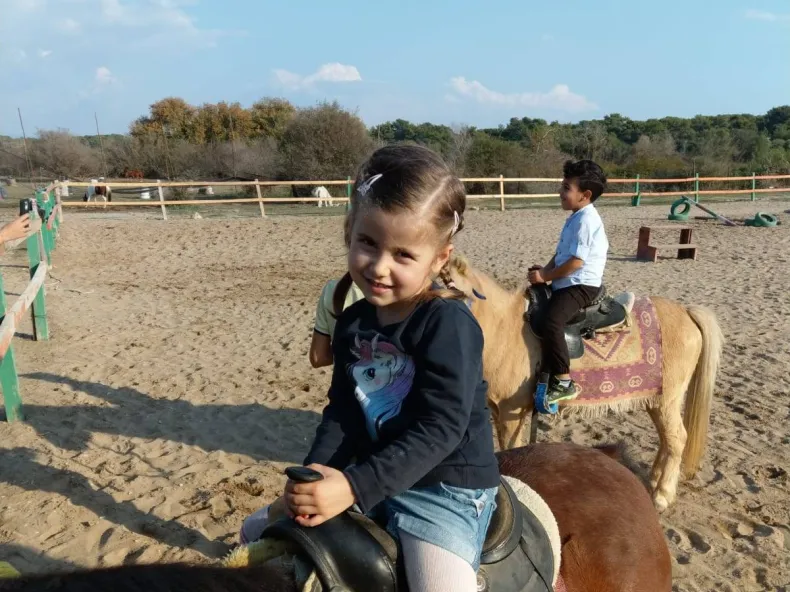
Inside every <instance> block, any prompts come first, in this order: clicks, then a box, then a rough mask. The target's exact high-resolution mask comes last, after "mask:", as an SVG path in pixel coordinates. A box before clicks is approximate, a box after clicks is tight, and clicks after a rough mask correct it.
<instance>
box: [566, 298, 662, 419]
mask: <svg viewBox="0 0 790 592" xmlns="http://www.w3.org/2000/svg"><path fill="white" fill-rule="evenodd" d="M631 319H632V323H631V326H630V327H628V328H626V329H624V330H622V331H615V332H611V333H599V334H597V335H596V336H595V338H593V339H585V340H584V356H583V357H582V358H580V359H575V360H571V372H570V374H571V377H572V378H573V379H574V381H575V382H576V384H577V385H578V386H579V387H580V389H581V393H580V394H579V396H578V397H576V398H575V399H571V400H568V401H563V402H562V403H561V404H560V408H561V409H566V410H573V411H581V412H582V413H585V412H587V413H589V414H591V416H593V417H594V416H595V415H596V414H597V413H599V412H600V410H599V409H596V407H598V406H600V405H606V406H607V407H609V408H614V409H618V408H619V409H621V410H624V411H625V410H628V409H631V408H633V407H634V406H636V405H638V404H641V403H644V402H646V401H650V400H655V399H657V398H658V397H660V396H661V394H662V386H663V383H662V380H663V376H662V360H663V351H662V343H661V327H660V322H659V318H658V313H657V312H656V307H655V305H654V304H653V302H652V301H651V300H650V299H649V298H638V299H636V301H635V302H634V305H633V309H632V312H631Z"/></svg>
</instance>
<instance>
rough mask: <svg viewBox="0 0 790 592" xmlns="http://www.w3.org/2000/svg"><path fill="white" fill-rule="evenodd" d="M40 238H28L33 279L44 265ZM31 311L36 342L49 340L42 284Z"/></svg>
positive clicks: (34, 236)
mask: <svg viewBox="0 0 790 592" xmlns="http://www.w3.org/2000/svg"><path fill="white" fill-rule="evenodd" d="M39 236H40V234H39V233H38V232H37V233H36V234H34V235H33V236H29V237H28V238H27V256H28V260H29V262H30V278H31V279H32V278H33V276H34V275H35V274H36V271H37V270H38V266H39V265H41V263H42V261H41V249H40V247H39ZM45 264H46V263H45ZM30 309H31V312H32V315H33V337H34V338H35V339H36V341H46V340H47V339H49V325H48V324H47V303H46V300H45V299H44V284H41V288H39V290H38V293H37V294H36V297H35V298H34V299H33V306H31V307H30Z"/></svg>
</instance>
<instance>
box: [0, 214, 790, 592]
mask: <svg viewBox="0 0 790 592" xmlns="http://www.w3.org/2000/svg"><path fill="white" fill-rule="evenodd" d="M787 208H788V202H763V203H760V204H759V207H758V206H757V205H755V204H749V203H731V204H723V205H720V206H719V207H718V208H717V209H718V210H720V211H721V213H722V214H724V215H728V216H732V217H733V218H735V219H740V220H742V219H743V218H744V217H746V216H748V215H751V214H753V213H754V212H755V211H757V210H758V209H760V210H763V211H769V212H772V213H775V214H782V212H783V211H784V210H786V209H787ZM667 209H668V208H667V207H666V206H660V207H659V206H643V207H639V208H628V207H603V208H601V212H602V216H603V218H604V221H605V223H606V228H607V232H608V235H609V237H610V243H611V252H610V261H609V264H608V267H607V272H606V282H607V284H608V285H609V288H610V290H617V289H623V288H627V289H630V290H633V291H636V292H638V293H650V294H658V295H663V296H668V297H671V298H675V299H678V300H680V301H682V302H685V303H701V304H705V305H709V306H711V307H713V309H714V310H715V312H716V313H717V315H718V317H719V319H720V322H721V324H722V327H723V329H724V333H725V335H726V346H725V349H724V358H723V366H722V369H721V373H720V377H719V381H718V386H717V391H716V397H715V400H714V403H713V413H712V420H711V424H712V425H711V431H710V437H709V441H708V442H709V444H708V451H707V453H706V455H705V458H704V462H703V467H702V470H701V471H700V473H699V474H698V475H697V477H695V478H694V479H693V480H691V481H690V482H686V483H683V484H682V485H681V487H680V489H679V499H678V501H677V503H676V505H674V506H673V507H672V508H671V509H670V510H669V511H668V512H666V513H665V514H664V515H663V516H662V518H661V520H662V523H663V526H664V529H665V532H666V535H667V540H668V542H669V546H670V550H671V553H672V556H673V563H674V565H673V569H674V574H675V590H683V591H692V590H693V591H702V590H732V591H748V590H786V589H787V586H788V585H790V559H789V558H790V481H789V480H788V470H790V469H789V468H788V464H789V463H788V450H789V447H788V443H790V429H789V428H788V420H790V411H789V409H790V378H788V376H789V375H790V373H789V372H788V370H790V346H789V345H788V344H789V343H790V298H789V297H788V294H787V289H788V285H789V284H788V281H789V280H788V277H790V225H788V222H790V215H787V214H783V215H782V217H783V218H784V219H785V220H786V224H785V225H783V226H779V227H777V228H773V229H763V228H757V229H755V228H747V227H743V226H739V227H737V228H727V227H724V226H722V225H719V224H718V223H716V222H706V221H701V220H692V222H691V223H692V224H693V226H694V227H695V242H696V243H697V244H699V245H700V251H699V256H698V260H697V261H696V262H694V261H679V260H676V259H671V258H666V259H661V260H659V262H658V263H657V264H651V263H637V262H635V261H634V260H633V255H634V253H635V249H636V236H637V229H638V227H639V226H640V225H641V224H644V223H647V224H650V223H652V224H661V223H666V222H665V220H666V218H665V217H666V212H667ZM125 218H126V219H123V220H118V219H115V220H114V219H111V218H109V217H107V218H101V217H99V216H98V214H97V213H94V214H91V215H90V216H87V215H86V216H82V215H79V214H76V213H75V212H74V211H73V210H68V211H67V212H66V220H65V223H64V226H63V228H62V238H61V242H60V244H59V247H58V250H57V251H56V253H55V267H54V269H53V270H52V277H51V278H50V279H49V280H48V284H47V290H48V293H47V306H48V308H49V319H50V329H51V333H52V340H51V341H50V342H35V341H32V340H31V338H30V334H31V332H32V330H31V327H30V322H29V320H26V321H25V324H24V325H23V327H22V328H21V330H20V333H19V334H18V335H17V338H16V339H15V341H14V347H15V350H16V360H17V368H18V371H19V374H20V382H21V390H22V394H23V400H24V403H25V412H26V414H27V419H28V421H27V423H18V424H14V425H9V424H7V423H0V447H1V448H2V451H3V453H2V460H1V461H0V560H6V561H10V562H11V563H12V564H13V565H14V566H16V567H17V568H18V569H19V570H21V571H23V572H33V571H44V570H48V569H54V568H61V567H68V566H72V565H86V566H95V565H115V564H121V563H130V562H154V561H175V560H188V561H200V562H206V561H211V560H213V558H216V557H219V556H220V555H222V554H223V553H224V552H225V550H226V549H227V545H229V544H231V543H233V542H235V541H236V536H237V532H238V528H239V526H240V524H241V522H242V520H243V519H244V518H245V516H247V515H248V514H249V513H250V512H252V511H254V510H256V509H258V508H259V507H261V506H262V505H264V504H266V503H268V502H270V501H271V500H272V499H273V498H274V497H275V496H277V495H279V494H280V493H281V487H282V484H283V482H284V480H283V477H282V470H283V468H284V467H285V466H286V465H288V464H289V463H298V462H300V461H301V459H302V458H303V455H304V453H305V452H306V450H307V447H308V443H309V441H310V439H311V438H312V435H313V430H314V428H315V426H316V423H317V421H318V419H319V413H320V410H321V407H322V400H323V397H324V393H325V391H326V388H327V386H328V384H329V377H330V375H329V372H328V371H327V370H321V371H316V370H313V369H312V368H310V366H309V364H308V361H307V349H308V345H309V341H310V334H311V329H312V322H313V311H314V306H315V301H316V298H317V296H318V294H319V291H320V289H321V287H322V285H323V283H324V282H325V281H326V280H327V279H328V278H330V277H333V276H335V277H337V276H339V275H340V274H341V273H342V271H343V268H344V262H345V258H344V249H343V247H342V244H341V218H340V217H339V216H336V217H323V216H322V217H286V216H282V217H270V218H268V219H266V220H260V219H254V218H250V219H229V220H222V219H212V220H208V219H203V220H191V219H179V220H171V221H169V222H163V221H161V220H152V219H142V217H140V218H139V219H134V217H133V216H131V217H130V216H126V217H125ZM563 219H564V217H563V214H562V213H561V212H560V211H557V210H548V209H541V210H521V211H508V212H505V213H499V212H493V211H480V212H469V214H468V216H467V227H466V230H464V232H463V233H462V234H461V236H460V237H459V241H458V244H459V247H460V249H461V250H462V251H463V252H465V253H466V254H467V255H468V256H469V257H470V259H471V260H472V262H473V263H475V264H476V265H478V266H479V267H481V268H483V269H485V270H486V271H489V272H492V273H494V274H495V275H496V276H497V277H498V278H499V279H500V280H501V281H503V282H505V283H506V284H508V285H511V286H512V285H515V283H516V282H517V281H518V280H519V278H521V277H522V276H523V274H524V273H525V270H526V268H527V267H528V266H529V264H531V263H536V262H538V263H544V262H545V261H546V260H548V259H549V257H550V255H551V253H552V251H553V248H554V245H555V241H556V238H557V236H558V234H559V231H560V228H561V226H562V223H563ZM662 220H663V222H662ZM25 263H26V254H25V252H24V251H16V252H12V253H9V254H7V255H6V256H4V257H3V260H2V273H3V276H4V278H5V279H6V290H7V291H8V293H9V294H10V295H9V302H13V300H14V299H15V298H16V294H18V293H19V290H20V289H21V287H22V286H23V285H24V284H25V283H26V277H27V270H26V268H25V267H20V265H25ZM540 438H541V439H542V440H549V439H550V440H561V439H570V440H573V441H575V442H578V443H583V444H595V443H600V442H604V441H612V440H617V439H625V440H626V441H627V442H628V443H630V445H631V446H632V449H633V451H634V452H635V453H636V455H637V457H638V459H639V460H640V461H642V462H643V463H644V464H647V463H649V462H652V459H653V456H654V454H655V451H656V447H657V436H656V432H655V430H654V428H653V425H652V423H651V422H650V420H649V418H648V416H647V414H646V413H644V412H643V411H637V412H633V413H630V414H628V415H627V416H626V417H620V418H618V417H615V416H612V415H610V416H608V417H605V418H602V419H598V420H594V421H579V420H573V421H570V420H567V419H566V420H563V421H562V422H560V423H559V424H558V425H557V426H555V427H552V428H551V429H550V430H548V431H545V430H544V431H542V432H541V434H540Z"/></svg>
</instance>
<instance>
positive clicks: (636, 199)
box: [631, 173, 642, 206]
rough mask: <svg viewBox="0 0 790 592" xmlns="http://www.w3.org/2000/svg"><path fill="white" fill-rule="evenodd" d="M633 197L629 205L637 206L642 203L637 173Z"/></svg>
mask: <svg viewBox="0 0 790 592" xmlns="http://www.w3.org/2000/svg"><path fill="white" fill-rule="evenodd" d="M634 192H635V193H634V196H633V197H632V198H631V205H632V206H638V205H639V202H640V201H642V196H641V195H639V173H637V174H636V187H635V188H634Z"/></svg>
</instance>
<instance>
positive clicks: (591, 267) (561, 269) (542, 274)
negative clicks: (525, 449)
mask: <svg viewBox="0 0 790 592" xmlns="http://www.w3.org/2000/svg"><path fill="white" fill-rule="evenodd" d="M562 172H563V180H562V188H561V189H560V204H561V205H562V209H563V210H570V211H571V212H572V213H571V215H570V216H568V219H567V220H566V221H565V226H563V228H562V232H561V233H560V240H559V243H558V245H557V250H556V252H555V253H554V257H552V258H551V261H549V263H548V264H547V265H546V266H545V267H541V266H540V265H536V266H533V267H530V269H529V282H530V283H531V284H533V285H534V284H541V283H547V282H551V290H552V296H551V298H550V299H549V302H548V309H547V311H546V314H545V316H544V318H543V319H542V337H543V360H544V367H546V368H547V370H548V371H549V372H550V374H551V377H552V378H551V380H550V382H549V386H548V393H547V398H546V401H547V403H556V402H558V401H563V400H567V399H573V398H574V397H576V396H577V395H578V389H577V388H576V384H575V383H574V382H573V381H572V380H571V376H570V359H569V356H568V346H567V344H566V343H565V325H566V324H567V322H568V321H570V320H571V319H572V318H573V317H574V316H575V315H576V314H577V313H578V312H579V311H580V310H582V309H583V308H585V307H587V306H589V305H590V304H592V302H593V300H594V299H595V298H596V297H597V296H598V293H599V291H600V288H601V285H602V283H603V272H604V267H605V266H606V252H607V251H608V250H609V241H608V239H607V238H606V232H605V231H604V227H603V221H602V220H601V216H600V215H598V211H597V210H596V209H595V206H594V205H593V204H594V203H595V200H597V199H598V198H599V197H600V196H601V194H602V193H603V192H604V189H605V187H606V175H605V174H604V172H603V170H602V169H601V167H600V166H598V165H597V164H596V163H594V162H593V161H591V160H579V161H577V162H572V161H570V160H569V161H567V162H566V163H565V165H564V166H563V170H562Z"/></svg>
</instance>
